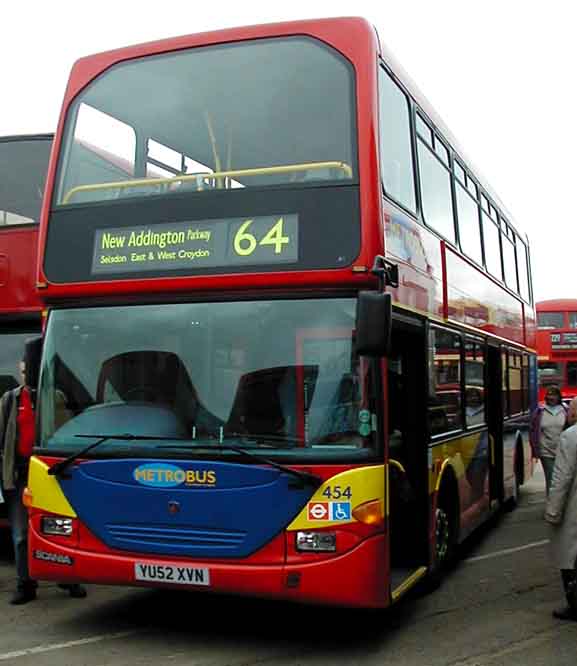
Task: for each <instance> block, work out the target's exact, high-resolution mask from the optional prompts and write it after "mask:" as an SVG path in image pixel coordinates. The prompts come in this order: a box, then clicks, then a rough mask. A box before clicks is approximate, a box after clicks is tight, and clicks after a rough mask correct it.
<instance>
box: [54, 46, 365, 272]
mask: <svg viewBox="0 0 577 666" xmlns="http://www.w3.org/2000/svg"><path fill="white" fill-rule="evenodd" d="M354 99H355V88H354V74H353V68H352V65H351V64H350V63H349V62H348V61H347V60H346V59H345V58H344V57H343V56H341V55H340V54H338V53H337V52H336V51H334V50H333V49H332V48H330V47H328V46H326V45H325V44H323V43H321V42H319V41H316V40H313V39H310V38H304V37H291V38H278V39H266V40H254V41H249V42H242V43H237V44H227V45H219V46H210V47H199V48H194V49H189V50H182V51H178V52H173V53H169V54H162V55H159V56H148V57H145V58H139V59H135V60H131V61H127V62H124V63H121V64H118V65H116V66H114V67H112V68H110V69H108V70H106V71H105V72H104V73H102V74H101V75H100V76H99V77H98V78H96V79H95V80H94V81H93V82H92V83H91V84H89V85H88V86H87V87H86V88H85V89H84V90H83V91H82V92H81V93H80V94H79V95H78V97H77V98H76V99H75V101H74V103H73V104H72V106H71V107H70V109H69V111H68V116H67V120H66V126H65V134H64V140H63V145H62V149H61V155H60V162H59V170H58V176H57V183H56V190H55V194H54V197H53V201H52V203H53V206H52V215H51V228H50V231H49V237H48V247H47V258H46V261H45V270H46V271H47V274H48V276H49V278H50V279H51V280H53V281H55V282H66V281H75V280H98V279H110V278H114V277H138V276H139V275H140V276H143V277H154V276H160V275H166V274H167V272H168V271H170V274H172V275H174V274H176V275H178V274H182V275H185V274H191V273H198V272H201V273H202V272H205V273H206V272H210V273H223V272H230V271H231V270H234V271H235V272H237V271H238V270H240V271H243V270H245V271H246V270H251V269H250V266H258V267H259V270H273V269H274V268H275V266H276V267H277V268H278V265H279V264H283V265H284V266H292V268H298V269H303V268H318V267H338V266H341V265H347V264H349V263H351V262H352V260H353V259H354V258H355V257H356V254H357V253H358V246H359V238H358V237H359V233H360V232H359V229H358V226H359V220H358V213H357V199H356V197H357V194H356V192H354V191H353V190H355V188H351V187H350V186H351V185H356V184H357V167H356V161H357V158H356V141H355V113H354V109H355V104H354ZM347 186H348V187H347ZM319 188H322V189H323V190H324V193H322V192H321V193H320V194H315V192H316V193H318V192H319ZM329 190H330V191H331V192H332V194H331V192H329ZM347 190H348V191H349V193H348V194H347V195H346V198H348V199H349V201H348V203H347V202H344V201H343V196H345V195H344V194H343V193H344V192H345V191H347ZM297 192H300V193H301V194H295V193H297ZM307 192H308V194H307ZM339 192H340V193H341V194H339ZM323 197H324V199H323ZM325 201H326V202H327V204H326V206H325ZM96 211H98V212H96ZM355 218H356V219H355ZM305 227H306V228H305ZM82 230H83V231H82ZM71 234H72V235H73V236H74V237H75V243H76V245H77V247H78V248H79V252H78V253H77V254H76V258H75V259H74V260H73V261H67V262H66V263H67V266H63V265H62V261H61V259H62V257H61V250H62V247H63V246H64V244H65V242H66V239H70V237H71ZM82 234H84V235H83V236H82ZM166 234H168V235H166ZM328 236H330V237H331V238H328ZM88 238H89V239H90V240H88ZM337 239H338V240H337ZM83 243H84V245H83ZM81 246H82V248H83V249H81ZM319 248H320V249H319ZM139 251H140V252H139ZM267 267H268V268H267Z"/></svg>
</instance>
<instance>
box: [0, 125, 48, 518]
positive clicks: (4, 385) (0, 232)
mask: <svg viewBox="0 0 577 666" xmlns="http://www.w3.org/2000/svg"><path fill="white" fill-rule="evenodd" d="M52 138H53V135H52V134H35V135H18V136H6V137H0V395H2V394H3V393H4V392H5V391H7V390H8V389H11V388H14V387H15V386H17V385H18V384H19V383H20V375H19V369H18V364H19V361H20V359H21V358H22V352H23V351H24V341H25V340H26V338H27V337H30V336H31V335H34V334H37V333H38V332H39V331H40V328H41V309H42V305H41V303H40V299H39V297H38V293H37V292H36V289H35V279H36V262H37V252H38V220H39V217H40V208H41V204H42V195H43V192H44V181H45V178H46V170H47V168H48V159H49V157H50V150H51V147H52ZM0 522H1V523H4V522H5V515H4V511H3V502H2V500H1V498H0Z"/></svg>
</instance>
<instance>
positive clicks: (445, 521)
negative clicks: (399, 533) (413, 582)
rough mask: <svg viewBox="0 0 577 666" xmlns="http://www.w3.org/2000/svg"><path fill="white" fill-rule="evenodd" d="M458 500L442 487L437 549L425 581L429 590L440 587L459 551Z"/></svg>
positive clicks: (436, 530) (436, 511) (436, 513)
mask: <svg viewBox="0 0 577 666" xmlns="http://www.w3.org/2000/svg"><path fill="white" fill-rule="evenodd" d="M457 517H458V508H457V501H456V499H455V496H454V494H453V493H451V492H449V491H448V489H447V488H446V487H445V488H442V489H441V491H440V493H439V498H438V501H437V508H436V510H435V549H434V553H433V562H432V563H431V566H430V568H429V573H428V575H427V578H426V581H425V587H426V590H427V591H432V590H434V589H436V588H437V587H439V585H440V584H441V580H442V578H443V575H444V574H445V573H446V571H447V570H448V569H449V568H450V566H451V564H452V563H453V562H454V560H455V555H456V551H457Z"/></svg>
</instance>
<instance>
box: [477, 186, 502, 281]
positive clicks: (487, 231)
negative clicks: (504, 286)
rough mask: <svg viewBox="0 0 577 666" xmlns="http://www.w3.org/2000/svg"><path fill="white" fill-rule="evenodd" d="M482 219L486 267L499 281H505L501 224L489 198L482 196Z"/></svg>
mask: <svg viewBox="0 0 577 666" xmlns="http://www.w3.org/2000/svg"><path fill="white" fill-rule="evenodd" d="M481 207H482V210H481V219H482V221H483V241H484V244H485V267H486V269H487V270H488V271H489V273H491V275H493V277H496V278H497V279H498V280H502V279H503V267H502V263H501V240H500V236H501V234H500V231H499V223H498V220H497V215H496V213H495V209H494V208H492V207H491V206H489V202H488V201H487V197H486V196H485V195H484V194H481Z"/></svg>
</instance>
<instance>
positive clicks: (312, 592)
mask: <svg viewBox="0 0 577 666" xmlns="http://www.w3.org/2000/svg"><path fill="white" fill-rule="evenodd" d="M295 35H298V36H307V37H311V38H313V39H316V40H319V41H321V42H324V43H325V44H328V45H330V46H331V47H332V48H333V49H335V50H336V51H338V52H339V53H340V54H342V55H343V56H345V58H346V59H347V60H348V61H349V62H350V63H352V66H353V68H354V73H355V76H356V81H355V84H356V99H355V102H356V116H355V120H356V136H357V137H358V166H359V168H358V180H359V191H360V236H361V245H360V251H359V254H358V256H357V257H356V259H355V260H354V261H353V262H352V264H350V265H348V266H346V267H343V268H336V269H334V268H333V269H330V270H309V271H306V270H301V271H293V272H290V271H282V270H279V271H277V272H267V273H259V272H258V271H257V270H255V271H254V272H244V273H229V274H224V275H197V276H193V275H189V276H184V277H171V276H167V277H158V278H157V277H150V278H138V279H135V278H131V277H130V276H125V279H122V280H106V279H102V280H98V281H92V282H88V281H87V282H74V283H72V282H69V283H58V284H57V283H55V282H50V280H49V279H48V277H47V275H46V273H45V270H44V266H45V263H44V262H45V249H46V244H47V239H48V234H49V230H50V215H51V202H52V192H53V191H54V189H55V182H56V174H57V162H58V156H59V153H60V150H61V145H62V142H63V137H64V131H65V122H66V113H67V110H68V108H69V106H70V105H71V104H72V103H73V101H74V99H75V97H76V96H77V95H78V94H79V93H80V92H81V91H82V90H83V89H84V88H85V87H86V86H87V85H88V84H90V82H92V81H93V80H94V79H95V78H96V77H98V76H99V75H100V74H102V73H103V72H104V71H105V70H107V69H108V68H110V67H113V66H114V65H117V64H119V63H122V62H125V61H128V60H132V59H135V58H144V57H146V56H150V55H154V54H163V53H172V52H176V51H179V50H183V49H191V48H195V47H201V46H208V45H215V44H225V43H232V42H239V41H243V40H257V39H267V38H276V37H281V36H295ZM380 58H381V59H382V60H383V61H384V62H385V63H387V64H389V65H390V66H391V67H392V68H394V67H395V65H394V59H393V58H392V56H391V55H390V54H389V53H387V52H386V51H385V50H384V49H382V48H381V46H380V44H379V41H378V38H377V35H376V32H375V30H374V29H373V28H372V27H371V26H370V25H369V24H368V23H367V22H366V21H364V20H362V19H327V20H318V21H301V22H291V23H282V24H272V25H263V26H252V27H246V28H238V29H231V30H223V31H219V32H210V33H204V34H198V35H189V36H185V37H180V38H175V39H170V40H165V41H160V42H155V43H151V44H145V45H139V46H133V47H129V48H123V49H119V50H116V51H111V52H108V53H102V54H98V55H94V56H91V57H87V58H83V59H81V60H79V61H78V62H77V63H76V64H75V66H74V68H73V70H72V73H71V76H70V80H69V84H68V87H67V90H66V94H65V98H64V105H63V110H62V115H61V117H60V122H59V126H58V130H57V133H56V138H55V149H54V151H53V153H52V158H51V162H50V166H49V172H48V180H47V192H48V193H49V196H47V197H46V198H45V200H44V206H43V211H42V222H41V238H40V256H39V264H38V286H39V290H40V295H41V298H42V300H43V302H44V303H45V304H47V306H58V305H61V304H70V305H75V304H83V305H85V304H87V303H89V302H92V303H94V304H97V303H103V304H105V303H127V304H130V303H141V302H143V301H144V300H146V299H161V300H162V299H164V300H166V299H170V298H183V297H186V295H188V296H189V298H190V297H191V294H194V295H203V296H204V297H207V296H210V295H211V294H217V293H218V294H221V295H222V294H228V295H235V294H236V295H241V294H244V295H246V294H251V295H253V294H263V293H264V292H266V293H267V294H270V295H271V296H274V294H276V293H281V292H286V291H290V292H291V293H295V294H298V293H300V294H306V293H307V291H310V290H312V289H315V290H323V291H324V292H325V293H327V292H331V291H332V292H334V293H339V292H342V291H343V290H348V291H353V292H356V291H357V290H360V289H374V288H375V287H376V279H375V277H374V276H373V275H372V274H371V272H370V269H371V267H372V265H373V262H374V259H375V256H376V255H386V256H387V258H389V259H390V260H392V261H394V262H395V263H396V264H397V265H398V269H399V284H398V287H395V288H393V289H391V293H392V295H393V299H394V302H395V303H396V304H397V305H398V306H399V307H400V308H404V309H406V310H408V311H411V312H417V313H419V315H421V316H423V317H431V318H433V319H435V320H437V321H438V322H452V323H454V324H456V325H463V326H465V327H469V329H470V330H471V331H475V330H476V331H480V332H486V333H488V334H491V335H493V336H495V339H498V340H500V341H502V342H506V343H509V344H512V345H515V346H516V348H517V349H519V350H523V349H527V348H531V347H533V346H534V344H535V331H534V323H535V320H534V312H533V308H532V306H531V305H529V304H528V303H526V302H524V301H523V300H522V299H521V298H520V297H519V296H517V295H516V294H514V293H513V292H512V291H511V290H508V289H506V288H505V287H504V285H503V284H501V283H500V282H499V281H498V280H496V279H493V278H492V277H490V276H489V275H487V274H486V273H485V272H484V271H483V270H482V269H480V268H479V267H478V266H476V265H475V264H474V263H473V262H471V261H469V260H468V259H466V258H465V257H464V256H463V255H461V254H460V253H459V252H458V251H457V250H456V249H455V248H454V247H453V246H451V245H450V244H449V243H447V242H445V241H443V240H441V239H440V238H439V236H438V235H436V234H435V233H433V232H432V231H430V230H428V229H426V228H425V227H424V225H421V224H418V223H417V222H416V221H415V220H414V219H413V218H412V217H411V216H410V215H409V214H407V213H406V212H404V211H403V210H401V209H400V208H399V207H397V206H394V205H392V204H390V203H389V202H388V201H387V200H386V199H385V198H384V197H383V195H382V190H381V186H380V181H379V151H378V146H379V127H378V122H379V121H378V118H379V100H378V62H379V59H380ZM405 86H406V88H407V89H408V90H409V91H410V93H411V94H412V95H413V97H414V98H415V99H416V100H417V101H418V103H419V104H420V105H421V108H424V109H426V111H427V113H428V114H429V116H430V117H431V118H433V119H434V120H435V122H436V123H437V124H438V127H440V128H442V130H443V132H444V134H445V136H446V137H447V138H448V139H449V140H452V137H451V135H450V133H449V132H448V130H446V128H445V127H444V125H443V124H442V122H441V121H440V120H439V119H438V118H437V117H436V115H435V114H434V112H433V110H432V109H430V107H429V106H428V104H427V103H426V101H425V100H424V99H423V98H422V96H421V95H420V93H418V91H417V90H416V89H413V88H412V87H411V85H410V84H408V83H407V84H405ZM456 145H457V144H456V142H454V143H453V146H454V147H456ZM493 197H494V199H495V200H496V201H498V200H497V198H496V197H495V196H494V195H493ZM382 367H383V371H385V369H386V365H385V364H384V363H383V366H382ZM474 446H475V443H474V442H473V444H472V448H473V449H474ZM37 453H38V460H39V462H40V464H46V465H48V464H51V463H52V462H54V458H52V457H50V456H49V455H47V454H46V451H42V450H41V449H38V450H37ZM509 462H510V463H511V469H512V467H513V464H514V462H513V461H512V457H511V461H509ZM525 462H526V463H527V459H526V460H525ZM38 469H40V468H38ZM445 469H446V465H445V464H443V461H441V460H431V491H430V492H431V497H432V507H433V508H432V512H433V513H434V506H435V502H436V499H435V497H436V491H437V490H438V488H439V484H440V478H441V476H442V474H443V472H444V471H445ZM314 471H315V473H316V474H318V475H319V476H320V477H321V478H322V479H323V480H325V481H326V480H328V479H330V478H331V476H332V475H334V474H335V473H339V470H338V469H333V468H331V467H329V466H318V467H315V468H314ZM511 478H512V477H510V478H509V480H508V484H509V485H508V487H507V489H506V494H505V499H507V497H510V496H511V493H512V492H513V490H512V485H511ZM31 506H32V508H31V549H32V550H34V549H38V550H39V551H41V552H42V553H43V558H42V559H38V558H36V559H33V560H31V563H32V565H33V572H32V573H33V574H34V575H35V576H36V577H39V578H45V579H52V580H61V577H62V575H63V574H64V575H65V574H66V573H67V567H63V566H61V564H59V563H58V561H56V560H52V561H49V559H48V557H44V555H46V554H48V555H50V554H52V553H54V551H55V550H58V552H59V553H60V554H61V555H62V556H63V557H65V558H66V562H67V563H73V562H74V563H75V567H76V568H75V572H74V574H72V577H73V578H75V579H77V580H85V581H92V582H102V583H111V584H122V583H124V584H135V583H134V581H133V580H132V579H131V576H132V573H131V572H132V571H133V566H134V557H136V555H135V554H134V553H128V554H127V553H120V552H117V551H114V550H111V549H109V548H108V547H107V546H105V545H104V544H103V543H102V542H101V541H100V540H99V539H97V538H96V537H95V536H94V534H92V533H91V532H90V530H89V529H88V527H87V526H86V525H83V524H82V522H81V521H79V520H75V522H74V528H73V529H74V534H73V539H72V540H70V539H67V538H65V537H51V538H48V537H46V536H45V535H42V534H41V529H40V520H41V518H42V516H45V515H46V514H47V511H46V509H45V508H44V509H39V508H34V504H33V503H32V505H31ZM54 506H56V504H54ZM321 510H322V507H321ZM54 513H57V511H56V509H54ZM471 513H472V514H475V508H474V507H473V509H472V512H471ZM68 515H70V514H68ZM475 521H476V522H475ZM475 524H479V517H478V515H475V516H473V517H471V519H469V518H468V517H465V518H463V519H462V528H463V530H462V533H463V534H464V533H467V532H470V531H471V530H472V529H473V527H474V525H475ZM429 536H430V542H431V544H432V543H433V542H434V529H433V527H432V526H430V528H429ZM343 538H345V539H346V543H347V544H349V546H348V549H346V552H344V553H342V554H339V555H338V556H335V557H329V558H326V557H325V558H323V557H321V556H305V555H303V554H302V553H301V554H296V553H295V552H293V550H294V547H293V546H292V545H291V543H292V542H291V541H290V540H289V539H288V537H287V535H286V534H285V533H282V534H280V535H279V537H278V538H277V539H276V540H274V541H271V542H270V543H269V544H268V545H267V546H266V548H264V549H262V550H261V551H259V552H257V553H255V554H254V555H253V556H252V557H251V558H250V559H248V560H246V559H245V560H239V561H234V560H231V561H228V562H222V561H212V562H211V564H210V567H211V572H213V574H211V575H213V578H214V581H215V586H214V587H215V588H216V589H218V590H219V591H223V592H226V591H228V592H235V593H250V594H255V595H261V596H272V597H284V598H292V599H299V600H307V601H318V602H323V603H335V604H344V605H351V606H355V605H358V606H368V607H382V606H387V605H388V604H389V603H391V599H392V598H394V595H393V596H392V592H391V589H390V583H389V581H388V571H389V561H388V557H389V556H388V552H387V549H386V533H385V527H384V525H383V524H382V523H381V524H378V525H377V526H376V531H375V529H374V528H368V529H365V528H364V527H362V526H360V525H359V526H358V527H357V528H351V529H350V530H348V533H347V536H346V537H343ZM271 557H272V559H273V561H276V564H275V565H274V566H271V564H270V561H271V560H270V558H271ZM275 558H276V559H275ZM156 559H157V560H158V561H161V560H162V558H160V557H158V558H156ZM172 560H174V558H172ZM129 581H130V582H129ZM335 581H337V582H335ZM339 581H340V582H339ZM136 584H139V583H136Z"/></svg>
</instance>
